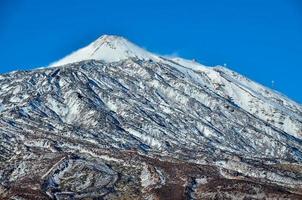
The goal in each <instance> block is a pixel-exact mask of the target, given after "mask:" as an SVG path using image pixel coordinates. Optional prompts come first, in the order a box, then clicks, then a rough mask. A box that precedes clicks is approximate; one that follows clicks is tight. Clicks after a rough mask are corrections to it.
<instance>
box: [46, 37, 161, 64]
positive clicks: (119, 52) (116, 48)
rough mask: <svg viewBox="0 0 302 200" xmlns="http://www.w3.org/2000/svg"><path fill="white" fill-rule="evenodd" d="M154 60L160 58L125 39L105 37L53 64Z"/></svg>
mask: <svg viewBox="0 0 302 200" xmlns="http://www.w3.org/2000/svg"><path fill="white" fill-rule="evenodd" d="M134 57H135V58H138V59H143V60H147V59H154V60H158V59H159V57H158V56H156V55H154V54H152V53H149V52H148V51H146V50H144V49H142V48H140V47H138V46H136V45H135V44H133V43H131V42H129V41H128V40H126V39H125V38H123V37H119V36H112V35H103V36H101V37H100V38H98V39H97V40H96V41H94V42H92V43H91V44H89V45H88V46H86V47H84V48H81V49H79V50H77V51H75V52H73V53H72V54H70V55H68V56H66V57H64V58H63V59H61V60H59V61H57V62H55V63H53V64H51V66H60V65H65V64H68V63H74V62H79V61H83V60H92V59H93V60H103V61H105V62H117V61H120V60H125V59H128V58H134Z"/></svg>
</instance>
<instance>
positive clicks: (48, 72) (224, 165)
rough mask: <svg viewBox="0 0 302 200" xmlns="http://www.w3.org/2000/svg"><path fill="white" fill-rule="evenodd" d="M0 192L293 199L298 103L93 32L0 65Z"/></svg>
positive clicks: (301, 128)
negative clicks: (43, 61) (67, 50)
mask: <svg viewBox="0 0 302 200" xmlns="http://www.w3.org/2000/svg"><path fill="white" fill-rule="evenodd" d="M0 141H1V143H0V152H1V154H0V160H1V162H0V183H1V184H0V198H1V199H173V200H177V199H302V165H301V164H302V106H301V105H300V104H298V103H296V102H294V101H292V100H290V99H288V98H287V97H285V96H283V95H282V94H280V93H278V92H276V91H273V90H271V89H269V88H266V87H264V86H262V85H260V84H257V83H255V82H253V81H251V80H249V79H247V78H246V77H244V76H242V75H240V74H238V73H236V72H233V71H231V70H229V69H227V68H224V67H221V66H216V67H207V66H204V65H201V64H199V63H197V62H195V61H190V60H186V59H182V58H171V57H165V56H160V55H156V54H153V53H150V52H148V51H146V50H144V49H142V48H140V47H138V46H136V45H135V44H133V43H131V42H129V41H128V40H126V39H124V38H122V37H118V36H108V35H105V36H102V37H100V38H99V39H97V40H96V41H95V42H93V43H91V44H89V45H88V46H86V47H84V48H82V49H80V50H78V51H75V52H74V53H72V54H70V55H68V56H66V57H65V58H63V59H61V60H59V61H57V62H54V63H53V64H51V65H50V66H49V67H46V68H40V69H36V70H32V71H15V72H11V73H7V74H2V75H0Z"/></svg>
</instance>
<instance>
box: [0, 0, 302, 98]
mask: <svg viewBox="0 0 302 200" xmlns="http://www.w3.org/2000/svg"><path fill="white" fill-rule="evenodd" d="M301 11H302V6H301V3H300V2H299V1H295V0H274V1H273V0H268V1H261V0H246V1H240V0H233V1H226V0H225V1H224V0H222V1H218V0H214V1H207V2H204V1H203V2H201V1H197V0H196V1H193V0H192V1H172V0H166V1H160V0H153V1H139V0H132V1H97V0H91V1H72V2H71V1H59V0H53V1H39V0H32V1H30V2H29V1H22V0H10V1H8V0H4V1H1V2H0V44H1V47H0V55H1V59H0V73H5V72H9V71H12V70H21V69H32V68H35V67H40V66H46V65H48V64H49V63H51V62H53V61H55V60H57V59H59V58H62V57H63V56H64V55H67V54H69V53H70V52H72V51H74V50H76V49H79V48H81V47H83V46H85V45H87V44H88V43H90V42H91V41H93V40H95V39H96V38H97V37H98V36H99V35H102V34H115V35H121V36H124V37H126V38H129V39H130V40H131V41H134V42H135V43H137V44H139V45H140V46H143V47H145V48H146V49H148V50H150V51H153V52H157V53H159V54H164V55H177V56H181V57H185V58H188V59H197V60H198V61H199V62H200V63H202V64H205V65H210V66H214V65H223V64H226V65H227V67H228V68H231V69H233V70H235V71H237V72H240V73H242V74H244V75H246V76H248V77H249V78H251V79H253V80H256V81H257V82H260V83H262V84H264V85H266V86H269V87H272V82H274V86H273V87H274V89H276V90H278V91H281V92H282V93H284V94H286V95H287V96H289V97H291V98H293V99H294V100H296V101H298V102H300V103H301V102H302V93H301V92H300V91H301V86H302V81H301V78H300V76H301V72H302V68H301V66H302V60H301V54H302V37H301V35H302V26H301V25H302V16H301V13H302V12H301Z"/></svg>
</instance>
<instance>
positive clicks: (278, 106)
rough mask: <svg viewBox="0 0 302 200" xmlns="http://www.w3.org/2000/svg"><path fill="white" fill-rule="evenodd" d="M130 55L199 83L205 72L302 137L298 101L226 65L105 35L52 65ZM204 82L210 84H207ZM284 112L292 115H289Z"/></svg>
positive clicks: (251, 108)
mask: <svg viewBox="0 0 302 200" xmlns="http://www.w3.org/2000/svg"><path fill="white" fill-rule="evenodd" d="M130 58H135V59H138V60H144V61H153V62H158V63H162V64H167V65H170V66H173V67H175V68H176V69H178V70H180V71H182V72H183V73H184V74H186V76H188V77H189V78H190V79H195V81H197V82H200V81H201V79H200V78H199V77H198V75H197V74H198V73H205V74H206V75H207V77H208V79H209V80H210V82H211V86H212V87H213V89H215V90H217V92H218V93H219V94H220V95H223V96H224V97H226V98H229V99H231V100H232V101H233V102H234V103H235V104H236V105H238V106H239V107H241V108H243V109H245V110H246V111H248V112H249V113H251V114H253V115H257V117H259V118H261V119H262V120H265V121H272V122H273V123H274V125H275V126H276V127H278V128H281V129H282V130H284V131H286V132H288V133H291V134H292V135H294V136H295V137H298V138H301V139H302V130H301V129H302V128H301V125H300V123H298V122H296V121H295V120H292V119H297V120H298V121H302V108H301V105H299V104H297V103H296V102H294V101H292V100H290V99H288V98H287V97H285V96H283V95H281V94H278V93H276V92H275V91H272V90H270V89H269V88H266V87H264V86H262V85H260V84H257V83H255V82H253V81H251V80H249V79H247V78H245V77H243V76H241V75H239V74H237V73H235V72H233V71H231V70H229V69H226V68H224V67H221V66H218V67H207V66H205V65H202V64H200V63H197V62H196V61H191V60H187V59H183V58H178V57H164V56H160V55H156V54H154V53H150V52H148V51H146V50H144V49H142V48H140V47H138V46H137V45H135V44H133V43H132V42H130V41H128V40H127V39H125V38H123V37H120V36H114V35H103V36H101V37H100V38H98V39H97V40H96V41H94V42H92V43H91V44H89V45H88V46H86V47H84V48H81V49H79V50H77V51H75V52H73V53H72V54H70V55H67V56H66V57H64V58H63V59H61V60H59V61H57V62H55V63H53V64H51V65H50V66H52V67H55V66H61V65H66V64H71V63H76V62H80V61H84V60H100V61H104V62H108V63H110V62H119V61H122V60H127V59H130ZM202 84H204V85H207V83H202ZM218 88H219V90H218ZM284 113H287V114H288V116H287V117H285V118H284V117H283V114H284Z"/></svg>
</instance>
